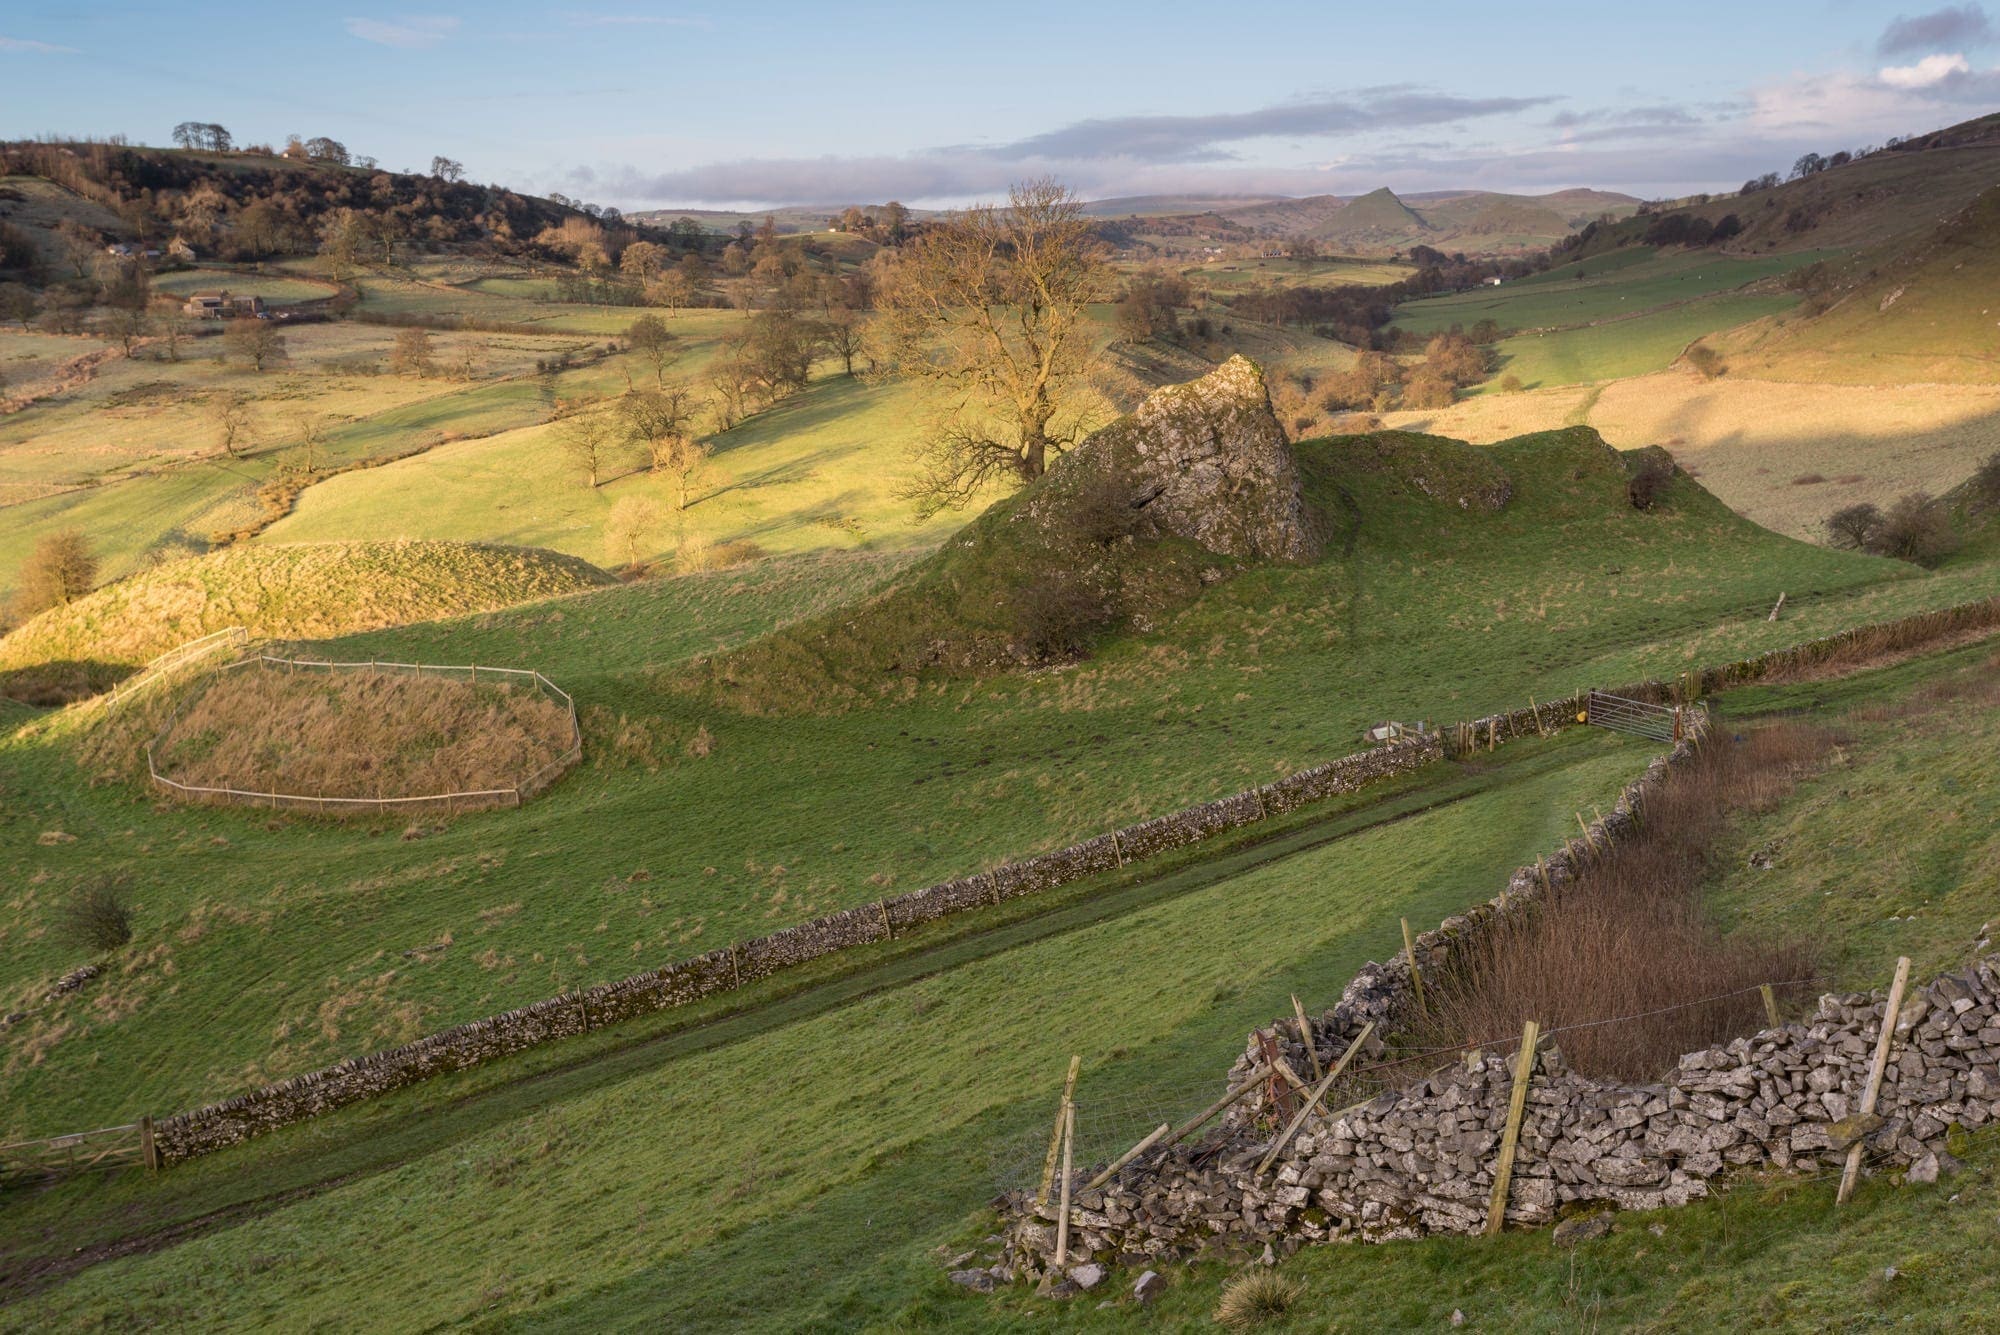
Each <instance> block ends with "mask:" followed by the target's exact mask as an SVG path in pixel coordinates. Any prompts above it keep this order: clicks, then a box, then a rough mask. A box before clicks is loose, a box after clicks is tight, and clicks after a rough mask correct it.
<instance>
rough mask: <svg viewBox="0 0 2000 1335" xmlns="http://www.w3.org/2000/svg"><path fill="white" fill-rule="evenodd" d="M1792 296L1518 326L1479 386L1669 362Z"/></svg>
mask: <svg viewBox="0 0 2000 1335" xmlns="http://www.w3.org/2000/svg"><path fill="white" fill-rule="evenodd" d="M1795 304H1796V303H1795V302H1794V300H1793V299H1792V298H1791V297H1790V296H1789V295H1783V294H1778V295H1770V296H1765V295H1748V294H1745V295H1740V296H1720V297H1710V298H1708V299H1707V300H1704V301H1697V302H1693V303H1691V304H1689V305H1685V306H1670V307H1668V308H1667V309H1665V310H1659V311H1653V312H1650V313H1648V314H1644V315H1636V316H1633V317H1631V318H1629V319H1615V320H1608V321H1606V322H1604V323H1602V324H1596V325H1590V326H1588V327H1585V328H1582V329H1561V330H1554V331H1551V332H1548V333H1531V334H1517V335H1515V336H1514V337H1512V338H1503V339H1501V340H1500V342H1499V344H1498V345H1496V348H1495V353H1496V356H1495V359H1494V370H1493V374H1492V375H1491V376H1490V377H1489V378H1488V379H1487V381H1486V383H1485V384H1484V385H1483V386H1481V392H1483V393H1495V392H1497V387H1498V384H1499V381H1500V380H1501V379H1503V378H1504V377H1506V376H1510V375H1511V376H1514V377H1516V378H1518V379H1519V380H1520V382H1521V386H1522V388H1524V389H1542V388H1545V387H1547V386H1550V385H1582V384H1595V383H1599V382H1602V381H1606V380H1624V379H1627V378H1629V377H1632V376H1641V375H1649V374H1651V373H1652V372H1654V371H1663V370H1665V369H1666V368H1667V367H1669V366H1671V365H1673V363H1674V361H1675V360H1676V359H1677V358H1679V356H1680V355H1681V353H1683V352H1685V351H1686V350H1687V346H1688V344H1690V343H1692V342H1694V341H1695V340H1696V339H1698V338H1701V337H1703V336H1705V335H1707V334H1712V333H1714V332H1715V331H1717V330H1719V329H1730V328H1733V327H1735V326H1736V325H1740V324H1746V323H1748V322H1749V321H1751V320H1757V319H1762V318H1763V317H1765V316H1768V315H1776V314H1778V313H1779V312H1782V311H1786V310H1790V309H1791V308H1792V306H1793V305H1795Z"/></svg>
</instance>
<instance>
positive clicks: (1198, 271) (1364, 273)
mask: <svg viewBox="0 0 2000 1335" xmlns="http://www.w3.org/2000/svg"><path fill="white" fill-rule="evenodd" d="M1415 272H1416V269H1415V268H1414V267H1412V266H1411V265H1407V264H1396V263H1393V262H1391V261H1387V260H1368V259H1349V258H1341V257H1327V258H1323V259H1312V260H1306V261H1303V262H1302V261H1299V260H1290V259H1254V260H1215V261H1212V262H1209V263H1204V264H1192V265H1188V266H1186V267H1184V268H1183V269H1182V270H1181V276H1182V277H1184V278H1187V279H1189V280H1190V281H1192V282H1195V283H1199V284H1201V285H1203V286H1205V287H1207V288H1208V289H1209V290H1210V291H1212V292H1216V293H1218V294H1223V295H1229V294H1234V293H1238V292H1246V291H1250V290H1252V289H1255V288H1265V287H1348V286H1362V287H1386V286H1388V285H1389V284H1390V283H1395V282H1400V281H1401V280H1403V279H1405V278H1408V277H1409V276H1410V275H1411V274H1413V273H1415Z"/></svg>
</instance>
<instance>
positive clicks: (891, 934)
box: [875, 899, 896, 941]
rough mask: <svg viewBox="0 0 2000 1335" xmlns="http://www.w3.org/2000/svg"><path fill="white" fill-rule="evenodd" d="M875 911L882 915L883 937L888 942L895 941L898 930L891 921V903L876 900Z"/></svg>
mask: <svg viewBox="0 0 2000 1335" xmlns="http://www.w3.org/2000/svg"><path fill="white" fill-rule="evenodd" d="M875 911H876V912H878V913H880V914H881V915H882V935H883V936H884V937H885V938H887V939H888V940H890V941H894V940H895V939H896V928H895V927H894V925H893V924H891V923H890V921H889V901H888V900H886V899H878V900H876V901H875Z"/></svg>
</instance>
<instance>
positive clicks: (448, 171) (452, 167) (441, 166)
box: [431, 154, 465, 181]
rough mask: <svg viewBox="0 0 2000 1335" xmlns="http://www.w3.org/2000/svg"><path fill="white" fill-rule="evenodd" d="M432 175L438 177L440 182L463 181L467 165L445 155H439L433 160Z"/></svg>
mask: <svg viewBox="0 0 2000 1335" xmlns="http://www.w3.org/2000/svg"><path fill="white" fill-rule="evenodd" d="M431 175H433V176H435V177H437V178H438V180H440V181H463V180H464V179H465V164H464V163H462V162H454V161H453V160H452V159H450V158H448V157H445V156H444V155H443V154H439V155H438V156H437V157H434V158H432V159H431Z"/></svg>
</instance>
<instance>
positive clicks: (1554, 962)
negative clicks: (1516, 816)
mask: <svg viewBox="0 0 2000 1335" xmlns="http://www.w3.org/2000/svg"><path fill="white" fill-rule="evenodd" d="M1833 745H1834V739H1833V737H1832V735H1831V734H1829V733H1828V732H1826V731H1825V730H1823V729H1819V728H1814V727H1810V726H1807V725H1805V724H1799V723H1778V724H1773V725H1770V726H1767V727H1762V728H1758V729H1756V730H1754V731H1751V732H1748V733H1744V734H1742V735H1741V736H1734V735H1732V734H1730V733H1728V732H1727V731H1719V732H1718V733H1717V734H1715V735H1714V736H1713V737H1712V738H1711V740H1710V741H1709V742H1708V743H1707V745H1705V746H1704V747H1703V748H1702V749H1701V751H1700V752H1699V753H1698V755H1697V757H1696V759H1695V760H1694V761H1693V763H1691V764H1689V765H1686V766H1683V767H1681V768H1679V769H1677V770H1674V771H1672V772H1671V773H1670V775H1669V776H1668V778H1667V780H1666V781H1665V782H1664V783H1663V784H1662V785H1661V787H1660V788H1659V789H1658V790H1657V791H1656V792H1655V793H1654V794H1653V795H1652V797H1651V799H1650V800H1649V801H1648V802H1647V803H1646V806H1645V808H1644V811H1643V823H1642V825H1641V828H1640V829H1639V831H1638V832H1637V833H1636V834H1633V835H1630V836H1627V837H1626V838H1625V839H1623V840H1622V841H1621V842H1619V843H1618V844H1615V845H1612V846H1611V847H1610V848H1609V849H1608V850H1607V851H1606V852H1605V853H1604V854H1603V855H1602V856H1601V857H1599V858H1597V859H1595V860H1594V861H1592V862H1590V863H1589V864H1588V866H1587V868H1586V870H1585V871H1584V873H1583V874H1582V875H1581V876H1580V877H1578V878H1577V879H1575V880H1573V881H1570V882H1568V883H1566V884H1562V885H1558V886H1556V887H1555V888H1554V890H1553V891H1552V892H1551V893H1550V894H1549V895H1548V897H1547V898H1546V899H1544V900H1543V901H1542V902H1541V904H1540V905H1539V906H1538V908H1537V910H1536V911H1535V912H1533V913H1532V914H1527V915H1524V916H1522V917H1520V918H1518V919H1515V920H1513V921H1511V922H1509V923H1506V924H1505V925H1503V926H1501V927H1500V928H1498V929H1497V930H1495V931H1494V932H1492V933H1490V934H1488V935H1487V936H1485V937H1484V938H1482V939H1481V940H1480V941H1478V942H1477V943H1476V944H1474V945H1472V946H1470V947H1469V948H1468V949H1467V950H1466V952H1465V953H1464V954H1463V955H1462V956H1461V957H1460V958H1459V959H1458V960H1457V961H1456V962H1455V964H1454V965H1453V967H1452V968H1451V969H1450V970H1448V971H1446V972H1445V973H1443V974H1442V975H1441V976H1440V977H1439V978H1438V979H1437V980H1436V983H1435V985H1434V990H1433V992H1432V999H1431V1008H1430V1016H1431V1019H1430V1025H1429V1027H1428V1030H1427V1031H1426V1035H1425V1036H1426V1038H1427V1039H1429V1040H1434V1041H1436V1042H1437V1043H1439V1044H1440V1045H1450V1044H1456V1043H1461V1042H1472V1043H1491V1042H1494V1041H1497V1040H1502V1039H1504V1038H1505V1036H1507V1035H1510V1034H1515V1033H1518V1032H1520V1029H1521V1026H1522V1024H1523V1023H1524V1022H1525V1021H1527V1020H1530V1019H1533V1020H1537V1021H1539V1022H1540V1023H1541V1025H1542V1027H1543V1030H1544V1031H1545V1032H1546V1031H1548V1030H1551V1029H1562V1028H1564V1027H1565V1026H1570V1025H1591V1023H1592V1022H1594V1021H1600V1020H1607V1019H1610V1018H1612V1017H1617V1016H1637V1015H1643V1016H1644V1018H1640V1019H1632V1020H1627V1021H1624V1022H1622V1023H1618V1024H1599V1025H1592V1027H1588V1028H1577V1029H1567V1030H1566V1031H1565V1032H1563V1033H1561V1034H1560V1035H1559V1036H1557V1037H1556V1039H1555V1041H1556V1043H1557V1045H1558V1046H1560V1047H1561V1048H1562V1051H1563V1053H1564V1055H1565V1056H1566V1057H1567V1058H1568V1059H1569V1061H1570V1063H1571V1065H1573V1066H1574V1067H1576V1068H1577V1069H1578V1070H1581V1071H1583V1072H1586V1073H1588V1074H1592V1075H1600V1076H1607V1077H1612V1078H1617V1079H1627V1080H1649V1079H1655V1078H1658V1077H1659V1076H1660V1075H1661V1074H1662V1073H1663V1072H1665V1071H1667V1070H1670V1069H1671V1068H1672V1067H1673V1065H1674V1062H1675V1060H1676V1059H1677V1058H1678V1057H1679V1056H1680V1054H1682V1053H1683V1052H1687V1051H1689V1050H1691V1049H1694V1048H1699V1047H1702V1046H1704V1045H1706V1044H1710V1043H1715V1042H1719V1041H1721V1040H1723V1039H1726V1038H1729V1037H1732V1036H1735V1035H1737V1034H1743V1033H1749V1032H1752V1031H1754V1030H1756V1029H1759V1028H1761V1027H1763V1024H1764V1010H1763V1002H1762V1000H1761V999H1760V997H1759V996H1758V994H1757V992H1756V991H1755V989H1756V988H1757V986H1758V985H1759V984H1762V983H1783V982H1790V981H1793V980H1797V979H1810V978H1812V977H1814V976H1815V973H1816V961H1815V952H1814V948H1813V945H1812V943H1811V942H1810V941H1807V940H1804V939H1783V938H1774V937H1763V938H1757V937H1730V938H1725V937H1724V935H1723V934H1722V932H1721V930H1720V929H1719V927H1718V926H1717V924H1716V923H1715V921H1714V920H1713V918H1712V917H1711V916H1710V914H1709V913H1708V911H1707V909H1706V907H1705V904H1704V902H1703V891H1704V887H1705V886H1706V884H1707V883H1708V881H1709V880H1710V878H1711V875H1712V874H1713V873H1714V872H1715V870H1716V867H1715V864H1714V853H1713V850H1714V849H1715V847H1716V844H1717V841H1718V839H1719V837H1720V836H1721V835H1722V833H1723V831H1724V828H1725V827H1726V825H1727V824H1728V823H1729V821H1730V819H1731V817H1732V815H1734V814H1736V813H1761V812H1765V811H1769V810H1771V809H1772V808H1773V807H1775V806H1776V805H1777V803H1778V802H1779V801H1780V800H1782V799H1783V798H1784V796H1785V795H1786V794H1787V793H1789V792H1790V791H1791V790H1792V789H1793V788H1794V787H1795V786H1796V785H1797V783H1798V781H1799V779H1800V778H1801V777H1802V776H1803V775H1805V774H1806V773H1807V772H1809V771H1811V770H1812V769H1814V768H1816V767H1817V766H1818V765H1819V764H1821V763H1822V761H1823V760H1824V758H1825V756H1826V755H1827V753H1828V752H1829V751H1830V750H1831V748H1832V747H1833ZM1743 989H1750V990H1748V991H1743ZM1724 993H1740V994H1739V995H1735V996H1728V997H1723V996H1722V995H1721V994H1724ZM1779 995H1780V998H1781V1000H1782V999H1783V998H1784V997H1786V996H1794V997H1795V996H1797V995H1798V991H1797V990H1796V989H1787V990H1783V991H1781V992H1780V993H1779ZM1718 997H1720V998H1721V999H1718V1000H1712V1001H1706V1000H1705V999H1707V998H1718ZM1694 1002H1702V1003H1703V1004H1696V1005H1690V1004H1689V1003H1694ZM1649 1012H1660V1013H1658V1014H1648V1013H1649Z"/></svg>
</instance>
